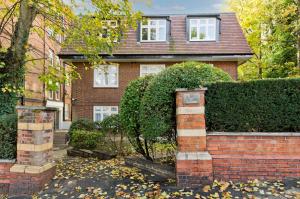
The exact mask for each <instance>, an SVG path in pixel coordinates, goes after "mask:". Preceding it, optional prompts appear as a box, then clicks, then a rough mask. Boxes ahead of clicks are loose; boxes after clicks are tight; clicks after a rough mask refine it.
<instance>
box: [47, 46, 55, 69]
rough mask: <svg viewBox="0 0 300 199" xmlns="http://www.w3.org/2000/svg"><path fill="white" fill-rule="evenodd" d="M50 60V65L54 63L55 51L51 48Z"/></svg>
mask: <svg viewBox="0 0 300 199" xmlns="http://www.w3.org/2000/svg"><path fill="white" fill-rule="evenodd" d="M48 60H49V63H50V65H52V66H53V65H54V51H53V50H51V49H50V50H49V55H48Z"/></svg>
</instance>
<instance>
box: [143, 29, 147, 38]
mask: <svg viewBox="0 0 300 199" xmlns="http://www.w3.org/2000/svg"><path fill="white" fill-rule="evenodd" d="M142 40H148V28H142Z"/></svg>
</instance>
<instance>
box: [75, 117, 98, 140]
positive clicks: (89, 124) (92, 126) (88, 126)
mask: <svg viewBox="0 0 300 199" xmlns="http://www.w3.org/2000/svg"><path fill="white" fill-rule="evenodd" d="M77 130H83V131H96V130H97V125H96V123H95V122H93V121H92V120H90V119H79V120H76V121H74V122H72V124H71V126H70V129H69V136H72V133H73V132H74V131H77Z"/></svg>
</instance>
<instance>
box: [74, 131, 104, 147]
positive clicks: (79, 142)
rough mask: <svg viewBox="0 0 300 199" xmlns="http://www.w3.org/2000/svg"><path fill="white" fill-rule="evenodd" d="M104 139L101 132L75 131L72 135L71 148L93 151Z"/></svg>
mask: <svg viewBox="0 0 300 199" xmlns="http://www.w3.org/2000/svg"><path fill="white" fill-rule="evenodd" d="M102 138H103V134H102V133H100V132H97V131H96V132H93V131H86V130H74V131H73V132H72V134H71V142H70V143H71V146H73V147H74V148H76V149H90V150H93V149H95V148H96V147H97V144H98V143H99V142H100V141H101V139H102Z"/></svg>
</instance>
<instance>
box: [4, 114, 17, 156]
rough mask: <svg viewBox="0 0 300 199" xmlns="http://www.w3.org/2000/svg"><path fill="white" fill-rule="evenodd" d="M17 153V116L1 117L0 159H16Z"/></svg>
mask: <svg viewBox="0 0 300 199" xmlns="http://www.w3.org/2000/svg"><path fill="white" fill-rule="evenodd" d="M16 151H17V115H16V114H9V115H3V116H0V159H15V158H16Z"/></svg>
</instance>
